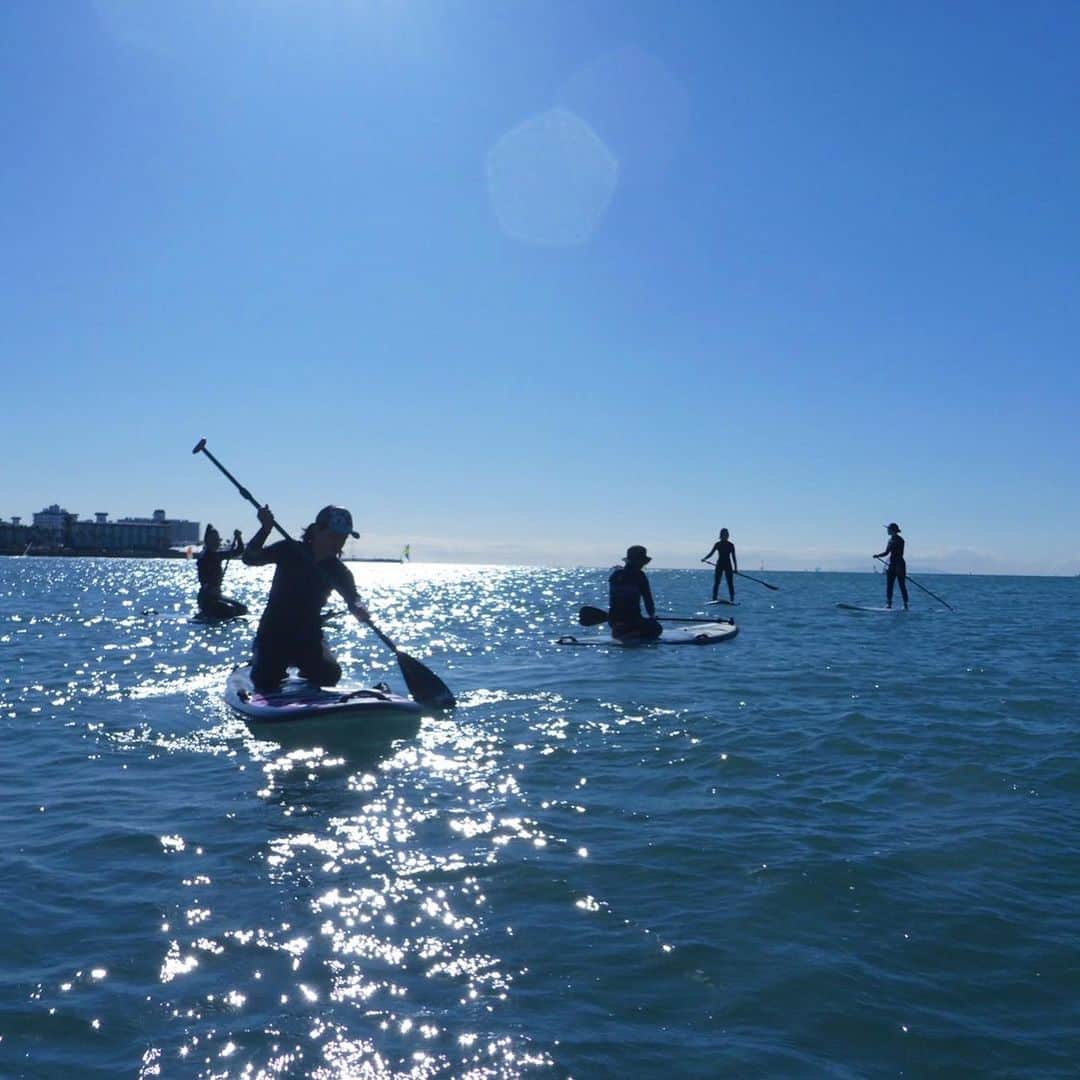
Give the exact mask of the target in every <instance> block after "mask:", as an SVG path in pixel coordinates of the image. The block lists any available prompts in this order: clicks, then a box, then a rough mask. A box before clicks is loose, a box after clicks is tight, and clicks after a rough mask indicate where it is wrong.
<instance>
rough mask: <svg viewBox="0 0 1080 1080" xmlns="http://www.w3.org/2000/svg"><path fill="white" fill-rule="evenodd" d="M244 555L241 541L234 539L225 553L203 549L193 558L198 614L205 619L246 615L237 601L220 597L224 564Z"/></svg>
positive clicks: (242, 606) (245, 608)
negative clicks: (195, 568)
mask: <svg viewBox="0 0 1080 1080" xmlns="http://www.w3.org/2000/svg"><path fill="white" fill-rule="evenodd" d="M243 554H244V542H243V540H237V539H234V540H233V542H232V547H230V548H229V549H228V550H227V551H222V550H221V549H220V548H218V549H217V550H216V551H210V550H209V549H207V548H203V550H202V551H200V552H199V554H198V555H196V556H195V563H196V566H197V567H198V571H199V601H198V602H199V614H200V615H202V616H203V618H205V619H235V618H236V617H237V616H238V615H246V614H247V607H246V605H244V604H241V603H240V601H239V600H229V599H228V598H227V597H224V596H222V595H221V582H222V580H223V579H224V577H225V566H224V563H225V561H226V560H227V559H235V558H236V557H237V556H239V555H243Z"/></svg>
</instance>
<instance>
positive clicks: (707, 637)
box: [555, 621, 739, 649]
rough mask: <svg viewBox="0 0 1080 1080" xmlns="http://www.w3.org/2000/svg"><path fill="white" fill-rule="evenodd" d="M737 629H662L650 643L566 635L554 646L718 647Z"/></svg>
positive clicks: (708, 625) (727, 625)
mask: <svg viewBox="0 0 1080 1080" xmlns="http://www.w3.org/2000/svg"><path fill="white" fill-rule="evenodd" d="M738 632H739V628H738V627H737V626H736V625H735V624H734V623H733V622H704V621H703V622H699V623H689V624H687V625H685V626H678V627H669V626H665V627H664V632H663V634H662V635H661V636H660V637H658V638H654V639H653V640H651V641H639V640H637V639H635V638H623V639H619V638H613V637H612V636H611V634H581V635H574V634H566V635H564V636H563V637H561V638H559V639H558V640H557V641H556V642H555V644H556V645H613V646H615V647H616V648H620V649H637V648H640V647H642V646H644V645H718V644H720V642H722V641H730V640H731V639H732V638H733V637H734V636H735V635H736V634H737V633H738Z"/></svg>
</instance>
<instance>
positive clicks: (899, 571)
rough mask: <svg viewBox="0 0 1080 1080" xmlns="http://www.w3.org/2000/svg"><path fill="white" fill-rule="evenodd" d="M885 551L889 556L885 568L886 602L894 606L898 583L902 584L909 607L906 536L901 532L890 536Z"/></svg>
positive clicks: (905, 603) (902, 591) (905, 602)
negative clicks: (905, 554) (893, 600)
mask: <svg viewBox="0 0 1080 1080" xmlns="http://www.w3.org/2000/svg"><path fill="white" fill-rule="evenodd" d="M885 553H886V554H887V555H888V556H889V565H888V566H887V567H886V569H885V602H886V603H887V604H888V605H889V607H892V594H893V585H894V584H896V585H899V586H900V595H901V596H902V597H903V598H904V607H907V606H908V595H907V563H906V562H904V538H903V537H902V536H901V535H900V534H899V533H896V535H894V536H890V537H889V542H888V543H887V544H886V545H885Z"/></svg>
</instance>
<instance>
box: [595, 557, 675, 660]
mask: <svg viewBox="0 0 1080 1080" xmlns="http://www.w3.org/2000/svg"><path fill="white" fill-rule="evenodd" d="M623 562H624V563H625V564H626V565H625V566H619V567H616V569H615V570H614V571H613V572H612V574H611V576H610V577H609V578H608V621H609V622H610V623H611V636H612V637H614V638H619V639H620V640H624V639H626V638H635V639H637V640H638V641H655V640H656V639H657V638H658V637H659V636H660V635H661V634H662V633H663V632H664V628H663V627H662V626H661V625H660V623H659V621H658V620H657V618H656V604H655V603H654V602H653V595H652V589H651V588H650V587H649V579H648V578H647V577H646V576H645V570H644V567H645V565H646V564H647V563H649V562H652V559H651V558H650V557H649V554H648V552H647V551H646V550H645V548H643V547H642V546H641V544H633V545H632V546H631V547H628V548H627V549H626V558H625V559H623ZM643 603H644V605H645V611H646V613H647V614H648V618H645V616H643V615H642V614H641V605H642V604H643Z"/></svg>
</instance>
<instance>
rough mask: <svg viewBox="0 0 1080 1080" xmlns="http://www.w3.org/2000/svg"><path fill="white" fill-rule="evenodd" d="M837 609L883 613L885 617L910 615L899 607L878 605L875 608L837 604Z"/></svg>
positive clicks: (869, 605) (868, 605)
mask: <svg viewBox="0 0 1080 1080" xmlns="http://www.w3.org/2000/svg"><path fill="white" fill-rule="evenodd" d="M836 606H837V607H838V608H840V609H841V610H842V611H872V612H875V613H877V614H882V613H884V614H885V615H910V614H911V612H910V611H907V610H905V609H904V608H903V606H901V607H885V605H884V604H879V605H877V606H876V607H875V606H873V605H871V604H837V605H836Z"/></svg>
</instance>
